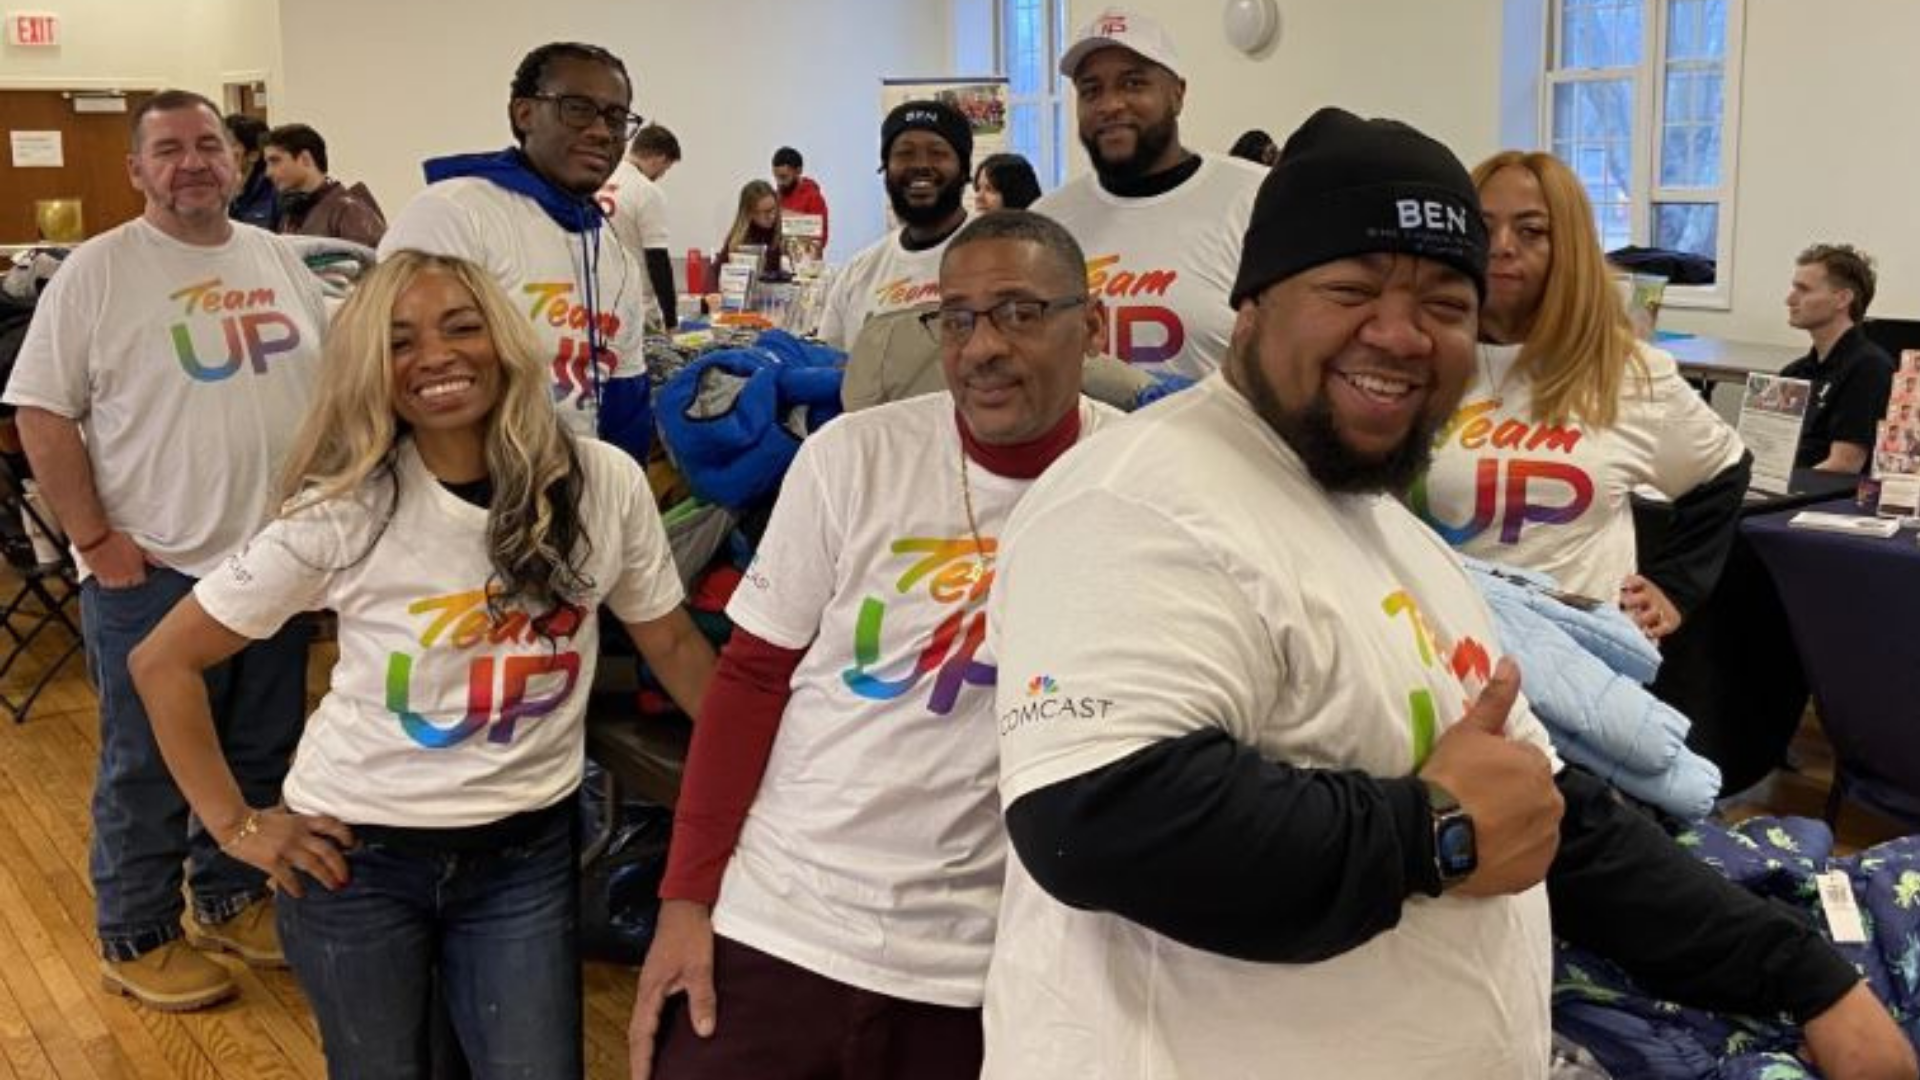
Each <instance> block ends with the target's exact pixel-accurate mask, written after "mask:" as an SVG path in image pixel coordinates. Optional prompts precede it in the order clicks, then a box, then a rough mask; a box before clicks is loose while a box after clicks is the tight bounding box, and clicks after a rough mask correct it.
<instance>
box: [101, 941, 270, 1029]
mask: <svg viewBox="0 0 1920 1080" xmlns="http://www.w3.org/2000/svg"><path fill="white" fill-rule="evenodd" d="M100 981H101V983H102V984H104V985H105V986H106V988H107V989H108V990H111V991H112V992H114V993H116V994H124V995H126V996H127V997H130V998H132V999H133V1000H135V1001H138V1002H139V1003H140V1004H142V1005H145V1006H146V1007H147V1008H149V1009H158V1010H160V1011H161V1012H192V1011H193V1010H195V1009H204V1008H206V1007H207V1006H209V1005H217V1004H219V1003H220V1002H222V1001H225V1000H227V999H228V998H230V997H232V996H234V995H235V994H237V993H239V992H240V987H239V985H238V984H236V983H235V982H234V981H233V976H232V975H230V974H228V973H227V969H226V968H223V967H221V966H220V965H219V964H216V963H214V962H213V961H212V960H209V959H207V958H206V957H204V956H202V955H200V954H199V953H198V952H195V951H194V948H193V946H191V945H189V944H187V943H186V942H184V941H181V940H179V939H178V938H176V939H174V940H173V941H169V942H167V943H166V944H165V945H162V946H160V947H159V948H157V949H154V950H152V951H150V952H144V953H141V954H140V955H139V956H138V957H136V958H134V959H132V960H106V961H103V962H102V963H101V965H100Z"/></svg>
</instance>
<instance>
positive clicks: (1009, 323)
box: [920, 296, 1087, 348]
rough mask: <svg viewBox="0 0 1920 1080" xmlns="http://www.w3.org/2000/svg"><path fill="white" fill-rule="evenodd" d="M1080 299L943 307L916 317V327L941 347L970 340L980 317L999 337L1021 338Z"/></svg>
mask: <svg viewBox="0 0 1920 1080" xmlns="http://www.w3.org/2000/svg"><path fill="white" fill-rule="evenodd" d="M1086 302H1087V298H1086V297H1084V296H1062V297H1059V298H1057V299H1053V300H1002V301H1000V302H999V303H997V304H995V305H993V306H992V307H990V308H981V309H980V310H978V311H975V310H973V309H971V308H963V307H943V308H937V309H935V310H933V311H929V312H927V313H926V314H924V315H922V316H920V325H921V326H922V327H924V328H925V329H926V331H927V334H928V336H930V337H932V338H933V340H935V341H937V342H939V343H940V344H942V345H951V346H954V347H955V348H958V347H959V346H962V345H965V344H966V343H967V342H968V341H969V340H970V339H972V337H973V328H974V327H975V326H977V325H979V323H980V317H981V316H982V315H984V316H986V317H987V320H988V321H989V322H991V323H993V328H994V329H995V330H998V331H999V332H1000V334H1001V336H1003V337H1010V338H1012V337H1021V336H1023V335H1025V334H1031V333H1033V332H1034V331H1035V330H1038V329H1039V328H1040V324H1041V323H1043V322H1045V321H1046V320H1047V316H1049V315H1053V314H1055V313H1057V312H1061V311H1067V310H1069V309H1071V308H1077V307H1082V306H1084V305H1085V304H1086Z"/></svg>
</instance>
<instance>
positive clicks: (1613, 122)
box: [1553, 79, 1633, 246]
mask: <svg viewBox="0 0 1920 1080" xmlns="http://www.w3.org/2000/svg"><path fill="white" fill-rule="evenodd" d="M1632 138H1633V82H1632V80H1629V79H1606V80H1599V81H1594V82H1577V83H1561V84H1559V85H1557V86H1555V87H1554V88H1553V153H1554V156H1556V157H1558V158H1559V159H1560V160H1561V161H1564V162H1566V163H1567V165H1568V167H1569V168H1571V169H1572V170H1573V172H1574V175H1576V176H1578V177H1579V178H1580V182H1581V184H1583V185H1584V186H1585V187H1586V189H1587V198H1589V199H1591V200H1592V201H1593V204H1594V212H1595V215H1596V219H1598V220H1600V221H1601V231H1602V232H1603V233H1605V232H1606V231H1607V229H1608V226H1607V225H1606V224H1605V223H1604V221H1605V218H1606V213H1607V209H1608V208H1609V207H1614V208H1619V207H1630V206H1631V205H1632V201H1633V144H1632ZM1628 217H1630V215H1625V216H1623V218H1622V221H1623V223H1622V224H1621V225H1620V227H1619V228H1620V231H1621V233H1622V236H1623V237H1624V235H1625V232H1626V229H1627V225H1626V224H1625V223H1624V222H1625V220H1626V219H1627V218H1628ZM1621 243H1625V240H1624V239H1622V241H1621ZM1616 246H1617V245H1616Z"/></svg>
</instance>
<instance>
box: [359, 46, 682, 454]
mask: <svg viewBox="0 0 1920 1080" xmlns="http://www.w3.org/2000/svg"><path fill="white" fill-rule="evenodd" d="M632 100H633V82H632V80H631V79H630V78H628V76H627V69H626V65H625V64H622V63H621V62H620V58H619V57H617V56H614V55H613V54H612V53H610V52H608V51H607V50H605V49H602V48H600V47H599V46H597V45H583V44H579V43H576V42H555V43H552V44H548V45H542V46H541V47H539V48H537V49H535V50H533V51H532V52H530V53H528V54H527V55H526V57H525V58H524V59H522V60H521V61H520V67H519V69H518V70H517V71H515V72H514V76H513V86H512V90H511V92H510V95H509V98H508V103H507V119H508V123H509V124H510V126H511V127H512V130H513V139H514V144H515V145H514V146H512V147H509V148H508V149H506V150H500V151H495V152H492V153H483V154H461V155H457V156H453V157H444V158H434V159H432V160H429V161H428V162H426V175H427V181H428V185H429V186H428V187H427V189H426V190H425V191H423V192H421V193H420V194H419V195H417V196H415V197H414V199H413V201H411V202H409V203H408V204H407V205H406V207H405V208H403V209H402V210H401V211H400V214H399V216H398V217H397V218H395V219H394V221H393V224H392V227H391V228H389V229H388V230H387V234H386V236H385V238H384V239H382V241H381V243H380V254H381V256H382V257H385V256H386V255H387V254H389V253H391V252H394V251H403V250H417V251H426V252H431V253H433V254H436V255H451V256H457V257H459V258H463V259H467V260H469V261H471V262H474V263H476V264H478V265H480V266H482V267H485V268H486V269H487V271H488V272H490V273H491V274H493V276H494V277H495V278H496V279H497V280H498V281H499V282H500V285H501V287H502V288H504V289H505V290H506V291H507V295H508V296H510V297H512V298H513V300H514V301H515V303H516V305H517V306H518V307H519V309H520V310H521V311H522V312H523V313H524V314H525V315H526V316H527V320H528V322H529V323H530V324H531V326H532V327H533V330H534V334H535V336H536V337H537V338H538V339H539V340H540V342H541V344H542V346H543V347H546V348H548V349H550V350H551V352H550V353H548V354H547V357H546V358H547V359H548V360H549V361H550V363H551V364H552V367H553V401H554V407H555V408H557V409H559V410H560V413H561V416H562V418H563V419H564V420H565V421H566V422H567V424H568V426H569V427H570V428H572V430H573V431H574V433H575V434H578V435H585V436H593V437H598V438H601V439H604V440H605V441H607V442H610V443H613V444H614V445H616V446H619V447H621V448H623V449H625V450H627V451H628V452H629V453H631V454H633V455H634V457H636V458H638V459H640V460H642V461H644V460H646V452H647V444H648V441H649V438H650V436H651V433H652V429H653V421H652V415H651V413H650V411H649V408H648V394H647V379H646V363H645V356H644V354H643V352H642V344H643V335H644V332H645V327H644V322H645V313H646V311H647V308H648V303H647V296H648V285H647V276H646V274H645V273H644V272H642V270H641V267H640V263H639V262H638V258H639V256H638V253H636V252H628V251H626V250H625V249H624V248H622V247H621V246H620V243H619V241H618V240H616V239H615V238H614V235H613V232H612V230H610V229H605V228H603V226H604V224H605V217H604V215H603V214H602V213H601V211H600V207H599V204H598V203H597V202H595V201H594V195H595V193H596V192H598V191H599V190H600V186H601V185H602V184H604V183H606V181H607V177H609V176H610V175H612V173H613V170H614V167H615V166H616V165H618V164H619V162H620V155H621V151H622V150H623V148H624V147H625V145H626V141H627V139H628V138H629V137H631V136H632V134H633V133H634V131H636V130H638V128H639V126H640V123H641V121H640V117H638V116H636V115H634V114H633V113H632V112H631V111H629V106H630V105H631V103H632ZM590 357H591V358H592V361H591V362H589V358H590Z"/></svg>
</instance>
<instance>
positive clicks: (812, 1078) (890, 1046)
mask: <svg viewBox="0 0 1920 1080" xmlns="http://www.w3.org/2000/svg"><path fill="white" fill-rule="evenodd" d="M713 986H714V991H715V993H717V994H718V995H719V999H720V1008H719V1020H718V1024H717V1025H716V1027H715V1028H714V1032H713V1035H712V1037H711V1038H706V1039H702V1038H701V1037H700V1036H698V1035H695V1034H694V1033H693V1024H692V1021H691V1020H690V1019H689V1017H688V1015H687V1009H686V998H685V997H682V996H678V995H676V996H675V997H674V998H673V999H672V1000H671V1001H670V1002H668V1012H669V1015H668V1016H667V1017H666V1018H665V1022H664V1023H663V1024H662V1025H661V1029H660V1030H661V1035H660V1041H659V1044H658V1045H657V1046H656V1047H655V1049H654V1066H653V1075H654V1076H655V1077H656V1078H657V1080H905V1078H911V1080H978V1077H979V1076H980V1059H981V1046H980V1043H981V1031H980V1010H979V1009H956V1008H951V1007H949V1006H944V1005H928V1004H925V1003H924V1002H918V1001H904V1000H902V999H900V998H895V997H888V996H887V995H885V994H876V993H874V992H872V991H870V990H860V989H856V988H855V987H851V986H848V985H846V984H845V983H840V982H835V981H834V980H832V979H829V978H826V977H824V976H820V975H816V974H814V973H813V972H811V971H808V970H807V969H805V968H803V967H798V966H795V965H793V964H789V963H787V962H786V961H785V960H781V959H778V958H776V957H772V956H768V955H767V954H766V953H763V952H760V951H759V950H757V949H751V948H748V947H747V946H745V945H742V944H740V943H739V942H735V941H729V940H727V939H726V938H723V937H715V938H714V939H713Z"/></svg>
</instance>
